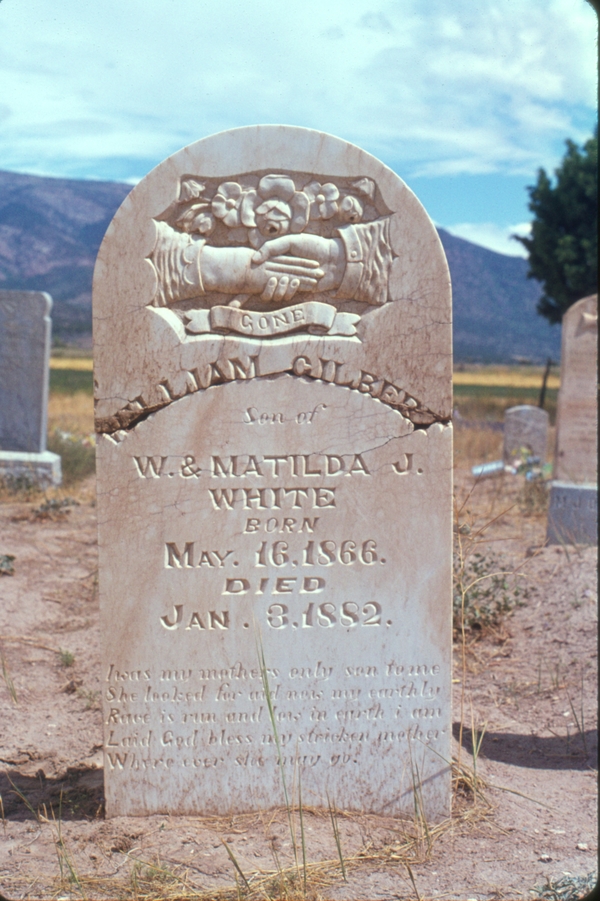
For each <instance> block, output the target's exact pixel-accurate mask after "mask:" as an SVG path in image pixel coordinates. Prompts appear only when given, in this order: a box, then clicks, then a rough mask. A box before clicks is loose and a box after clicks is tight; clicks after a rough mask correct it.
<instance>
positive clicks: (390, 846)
mask: <svg viewBox="0 0 600 901" xmlns="http://www.w3.org/2000/svg"><path fill="white" fill-rule="evenodd" d="M452 785H453V813H452V816H451V817H448V818H446V819H444V820H443V821H442V822H440V823H438V824H436V825H432V824H427V823H426V822H424V821H423V820H422V819H421V818H419V817H415V818H413V819H411V818H408V817H405V818H395V819H393V820H391V819H390V820H389V821H388V820H387V818H382V817H377V816H371V815H361V814H355V813H347V812H343V811H339V810H338V811H336V819H337V820H338V823H339V826H338V828H339V831H340V833H341V834H342V842H343V843H345V842H346V840H347V841H348V843H350V839H349V837H348V839H346V834H347V833H350V832H353V833H354V834H355V835H356V834H359V835H360V836H362V840H361V841H360V843H359V847H356V844H357V843H356V839H355V840H354V842H353V844H354V845H355V848H354V850H353V851H351V852H349V853H346V854H344V857H343V864H344V871H345V872H346V873H349V872H356V871H358V870H361V869H362V870H370V869H374V868H381V867H386V868H394V869H396V868H398V872H399V874H401V875H402V876H404V877H407V876H411V874H412V868H413V867H415V866H417V865H419V864H422V863H425V862H426V861H427V860H429V859H430V858H431V855H432V853H433V848H434V845H435V842H436V841H437V840H439V839H440V838H441V836H443V835H445V834H447V833H448V832H450V831H452V832H453V833H455V834H456V833H457V832H460V831H463V830H467V829H471V828H473V826H475V825H476V824H477V823H481V822H482V821H484V820H489V817H490V815H491V813H492V807H491V805H490V803H489V802H488V801H487V799H486V797H485V789H486V786H485V783H484V782H483V781H482V780H481V778H480V777H476V776H475V773H474V772H473V770H472V769H470V768H469V767H468V766H465V765H462V766H459V765H458V764H457V763H456V762H453V764H452ZM15 790H16V791H17V793H18V794H19V795H21V793H20V792H19V791H18V789H16V786H15ZM21 798H22V800H23V802H24V803H28V802H27V799H26V798H25V797H24V796H22V795H21ZM29 806H30V805H29ZM30 811H31V812H32V813H33V814H34V816H35V819H36V822H37V824H38V827H39V828H40V829H41V830H42V831H46V830H50V832H51V834H52V838H53V841H54V844H55V846H56V854H57V863H58V872H57V874H56V877H55V878H54V880H53V883H52V884H50V885H49V884H48V883H46V884H45V885H44V888H45V892H46V893H48V892H51V894H52V896H55V895H57V894H59V893H60V894H62V895H63V896H64V893H65V891H66V892H68V893H69V895H68V896H69V897H71V898H84V899H85V898H110V899H123V901H125V899H127V901H159V899H164V901H175V899H182V901H183V899H192V898H195V899H198V901H210V899H214V901H240V899H244V901H264V899H289V901H319V899H322V898H323V897H327V896H326V895H325V896H324V895H323V891H325V890H326V889H327V888H329V887H331V886H334V885H339V884H340V881H341V879H342V872H341V864H340V858H339V856H338V855H336V854H333V855H332V856H331V857H327V858H325V859H321V860H318V861H309V860H307V862H306V866H305V867H304V865H303V864H297V863H295V862H294V861H293V857H292V856H290V854H289V853H288V855H287V859H285V860H284V859H282V858H280V857H279V856H277V855H276V854H274V858H275V859H274V864H275V865H274V866H272V867H261V868H251V867H248V866H247V865H246V863H245V862H244V861H241V860H239V859H238V858H237V857H236V856H235V852H234V851H233V850H232V849H231V848H230V846H229V845H227V850H228V854H229V857H230V862H231V882H230V884H229V885H226V886H223V887H220V888H216V887H212V888H208V887H206V885H205V884H203V881H204V880H205V876H204V874H203V873H202V872H201V871H199V870H198V869H197V867H196V866H195V865H194V863H193V862H192V861H190V862H188V863H186V864H182V863H180V862H179V861H177V860H174V859H170V858H169V856H168V855H167V854H164V853H163V854H162V855H159V854H158V852H153V853H148V852H146V853H144V851H143V850H142V849H141V848H140V847H139V843H140V840H141V839H142V836H138V838H137V846H136V847H134V848H132V849H131V850H130V851H126V852H123V857H124V861H123V864H121V865H120V866H118V870H119V872H118V874H115V875H113V876H95V875H86V874H84V873H83V872H82V866H81V865H80V863H79V853H78V850H76V849H75V847H71V846H70V843H68V841H67V839H66V838H65V836H64V833H63V830H62V822H61V817H60V812H59V816H58V818H57V817H56V815H55V814H54V812H53V811H52V810H50V811H48V810H47V809H45V807H44V806H42V807H41V809H39V810H33V808H31V807H30ZM288 814H289V811H288V810H286V808H275V809H272V810H266V811H258V812H257V813H254V814H246V815H239V816H233V817H231V816H228V817H196V818H194V819H195V823H196V828H199V829H201V830H207V831H209V832H210V833H212V834H213V835H215V836H218V835H221V836H222V835H227V834H230V833H232V832H233V833H235V834H236V835H243V834H245V833H248V834H251V833H254V834H257V833H264V834H265V835H269V834H270V833H271V832H272V827H273V825H279V826H281V825H284V824H286V823H287V820H288ZM292 815H293V817H294V820H295V826H296V831H297V832H298V831H299V826H300V811H299V809H298V808H294V809H293V811H292ZM303 816H304V818H305V820H308V821H310V822H312V824H313V826H315V827H316V826H318V825H325V822H326V821H327V820H328V819H329V817H330V811H328V810H321V809H318V808H312V807H305V808H304V809H303ZM329 844H332V845H333V843H332V842H329ZM308 850H309V851H310V848H309V849H308ZM82 862H83V858H82ZM86 863H87V862H86ZM411 878H412V876H411ZM5 888H6V890H10V878H9V879H8V880H7V881H6V883H5ZM19 888H20V890H22V884H21V882H19ZM32 888H33V886H32ZM24 896H25V897H28V894H27V893H25V895H24ZM36 897H37V895H36Z"/></svg>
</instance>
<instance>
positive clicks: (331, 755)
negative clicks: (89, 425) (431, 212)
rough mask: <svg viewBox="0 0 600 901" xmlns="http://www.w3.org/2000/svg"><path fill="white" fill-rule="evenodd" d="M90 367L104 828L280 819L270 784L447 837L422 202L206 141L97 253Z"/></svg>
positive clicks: (439, 355)
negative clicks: (251, 814)
mask: <svg viewBox="0 0 600 901" xmlns="http://www.w3.org/2000/svg"><path fill="white" fill-rule="evenodd" d="M94 347H95V378H96V382H97V390H96V397H97V406H96V415H97V431H98V432H99V433H100V434H99V436H98V518H99V545H100V595H101V622H102V645H103V650H102V660H103V673H102V679H103V692H102V693H103V701H104V708H103V709H104V736H105V788H106V809H107V813H108V815H109V816H114V815H121V814H123V815H136V814H148V813H153V812H163V813H171V814H195V813H196V814H224V813H229V812H234V811H236V812H241V811H249V810H254V809H258V808H265V807H270V806H273V805H276V804H280V803H283V798H284V795H283V790H282V775H281V771H280V767H279V766H278V760H280V761H281V765H282V767H283V772H284V776H285V779H286V780H287V786H288V790H289V791H291V785H292V782H293V780H294V772H296V773H297V772H298V770H300V771H301V774H302V796H303V799H304V801H305V803H307V804H309V803H310V804H315V805H326V804H327V797H329V798H330V799H331V800H332V801H335V803H336V804H337V805H338V806H339V807H342V808H346V809H350V810H367V811H378V812H380V813H389V814H395V813H398V812H400V811H411V810H414V797H413V789H414V786H415V785H417V786H419V789H418V791H419V794H420V795H421V799H422V801H423V804H424V807H425V810H426V812H427V815H428V816H430V817H439V816H442V815H445V814H447V813H448V812H449V809H450V729H451V716H450V684H451V679H450V660H451V550H452V542H451V477H452V456H451V426H450V425H449V417H450V411H451V376H452V361H451V303H450V282H449V275H448V269H447V265H446V260H445V257H444V253H443V250H442V247H441V244H440V242H439V239H438V237H437V234H436V231H435V229H434V227H433V225H432V223H431V221H430V220H429V218H428V217H427V214H426V213H425V211H424V210H423V208H422V206H421V205H420V203H419V201H418V200H417V199H416V198H415V196H414V195H413V194H412V192H411V191H410V190H409V189H408V188H407V187H406V185H405V184H404V183H403V182H402V181H401V180H400V179H399V178H398V176H397V175H395V174H394V173H393V172H392V171H391V170H389V169H388V168H386V167H385V166H384V165H383V164H382V163H380V162H379V161H378V160H376V159H374V158H373V157H372V156H370V155H369V154H367V153H365V152H364V151H362V150H360V149H359V148H358V147H354V146H352V145H350V144H348V143H346V142H344V141H342V140H339V139H338V138H334V137H331V136H329V135H325V134H322V133H320V132H316V131H309V130H306V129H301V128H292V127H283V126H257V127H250V128H242V129H237V130H234V131H230V132H224V133H222V134H219V135H215V136H213V137H210V138H206V139H205V140H202V141H199V142H198V143H196V144H193V145H191V146H189V147H187V148H185V149H183V150H181V151H180V152H179V153H177V154H175V155H174V156H172V157H170V158H169V159H168V160H166V161H165V162H163V163H161V165H160V166H158V167H157V168H156V169H155V170H153V171H152V172H151V173H150V174H149V175H147V176H146V178H144V179H143V180H142V181H141V182H140V183H139V184H138V185H137V186H136V187H135V188H134V189H133V191H132V192H131V194H130V195H129V196H128V197H127V198H126V200H125V201H124V203H123V204H122V206H121V208H120V209H119V211H118V212H117V214H116V216H115V218H114V219H113V221H112V223H111V225H110V226H109V229H108V231H107V234H106V237H105V239H104V242H103V244H102V246H101V248H100V252H99V255H98V261H97V264H96V271H95V277H94ZM261 659H262V660H263V662H264V666H263V667H262V668H261V664H260V661H261ZM266 691H268V692H269V694H270V696H271V701H272V709H273V717H274V719H275V723H276V731H277V739H276V738H275V734H274V729H273V726H272V723H271V720H270V715H269V710H268V705H267V703H266V700H265V699H266V696H267V695H266ZM277 742H278V744H277ZM278 746H279V750H278Z"/></svg>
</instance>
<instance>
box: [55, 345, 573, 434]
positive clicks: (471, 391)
mask: <svg viewBox="0 0 600 901" xmlns="http://www.w3.org/2000/svg"><path fill="white" fill-rule="evenodd" d="M92 368H93V367H92V360H91V358H90V357H89V356H88V357H83V356H81V357H64V358H63V357H53V358H52V360H51V362H50V393H51V399H50V416H51V419H52V417H53V415H54V412H55V411H56V412H57V415H61V416H62V415H65V414H66V411H67V408H68V406H69V403H70V402H69V400H68V399H67V398H68V396H69V395H73V394H79V393H81V394H84V395H85V394H87V395H90V397H91V395H92V393H93V375H92ZM543 371H544V370H543V367H539V366H469V367H467V366H461V367H460V368H458V369H457V370H456V371H455V373H454V378H453V381H454V406H455V409H457V410H458V414H459V417H462V418H463V419H467V420H479V419H481V420H493V421H501V420H502V419H503V416H504V410H506V409H508V407H514V406H517V405H518V404H533V405H537V403H538V401H539V396H540V389H541V385H542V377H543ZM559 386H560V380H559V378H558V375H557V374H556V370H554V372H553V373H551V374H550V377H549V379H548V383H547V390H546V403H545V408H546V410H548V413H549V414H550V421H551V423H552V424H554V419H555V416H556V400H557V396H558V388H559ZM60 398H62V399H60ZM90 403H91V401H90ZM77 405H78V408H81V410H82V411H83V406H84V401H83V398H79V399H78V400H77ZM58 411H60V412H58ZM59 427H60V428H63V426H59ZM50 428H51V429H52V423H51V424H50ZM89 431H91V427H90V426H89V420H88V419H87V418H86V419H85V424H83V425H82V431H81V433H82V434H87V433H88V432H89Z"/></svg>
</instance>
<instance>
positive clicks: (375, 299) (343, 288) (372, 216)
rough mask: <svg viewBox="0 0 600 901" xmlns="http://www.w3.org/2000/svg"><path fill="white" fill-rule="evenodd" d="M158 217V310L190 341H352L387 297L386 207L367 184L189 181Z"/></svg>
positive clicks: (273, 178)
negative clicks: (287, 337) (310, 337)
mask: <svg viewBox="0 0 600 901" xmlns="http://www.w3.org/2000/svg"><path fill="white" fill-rule="evenodd" d="M154 221H155V225H156V243H155V245H154V248H153V250H152V253H151V254H150V256H149V261H150V263H151V264H152V266H153V268H154V270H155V273H156V290H155V294H154V297H153V300H152V306H154V307H163V308H168V309H169V310H171V311H172V312H173V314H174V315H176V316H177V317H178V318H179V319H180V320H181V321H182V322H183V324H184V327H185V331H186V333H187V334H190V335H201V334H205V333H211V332H212V333H215V332H216V333H219V334H226V333H231V332H233V333H238V334H245V335H248V336H251V337H260V338H274V337H277V336H278V335H284V334H287V333H289V332H296V331H305V332H309V333H312V334H330V335H342V336H347V337H352V336H354V335H356V323H357V322H358V321H359V319H360V318H361V316H362V315H363V314H364V313H365V312H367V311H368V310H369V309H372V308H374V307H378V306H382V305H383V304H385V303H387V301H388V299H389V298H388V282H389V275H390V269H391V264H392V260H393V253H392V249H391V244H390V236H389V210H388V209H387V208H386V207H385V205H384V204H383V202H382V200H381V198H380V197H379V196H378V192H377V187H376V185H375V182H374V181H373V180H372V179H370V178H359V179H348V178H338V179H335V180H334V179H333V178H332V179H326V178H320V179H319V178H317V177H315V176H314V175H313V176H311V175H308V174H305V175H303V174H298V173H294V174H293V175H292V174H289V173H270V172H267V173H265V174H252V175H245V176H240V177H235V178H233V177H232V178H231V180H226V181H217V180H216V179H204V178H201V177H200V176H185V177H183V178H182V179H181V181H180V187H179V197H178V199H177V200H176V201H175V202H174V203H172V204H171V205H170V206H169V207H168V209H167V210H165V211H164V213H163V214H162V215H161V216H159V217H157V218H156V219H155V220H154Z"/></svg>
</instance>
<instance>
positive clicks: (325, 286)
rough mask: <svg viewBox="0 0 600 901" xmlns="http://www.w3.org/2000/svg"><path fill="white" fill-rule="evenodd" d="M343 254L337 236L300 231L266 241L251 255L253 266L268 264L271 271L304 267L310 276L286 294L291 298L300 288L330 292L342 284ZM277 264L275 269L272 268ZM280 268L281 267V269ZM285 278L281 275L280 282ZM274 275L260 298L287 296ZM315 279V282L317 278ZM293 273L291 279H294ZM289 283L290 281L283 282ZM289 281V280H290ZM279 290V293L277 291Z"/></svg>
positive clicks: (344, 258)
mask: <svg viewBox="0 0 600 901" xmlns="http://www.w3.org/2000/svg"><path fill="white" fill-rule="evenodd" d="M345 263H346V257H345V252H344V245H343V242H342V241H341V240H340V239H339V238H322V237H321V236H320V235H311V234H300V235H285V236H284V237H281V238H274V239H273V240H271V241H266V242H265V243H264V244H263V245H262V247H261V248H260V250H256V251H254V253H253V254H252V266H253V268H261V267H263V266H267V267H271V268H273V270H274V271H278V272H284V271H286V270H290V271H291V270H292V269H296V268H298V269H302V268H304V267H305V268H306V269H308V270H309V271H310V273H311V275H312V276H313V277H312V278H310V279H307V281H311V282H312V284H310V285H309V286H307V287H303V288H301V287H300V286H298V287H297V288H295V289H294V291H293V293H292V294H291V295H289V296H291V297H293V296H294V294H295V293H296V291H297V290H301V291H331V290H333V289H335V288H338V287H339V286H340V284H341V281H342V278H343V275H344V267H345ZM275 267H277V270H275ZM280 267H281V268H280ZM317 273H318V275H317ZM286 277H287V272H286V275H283V276H281V277H280V281H279V285H280V284H281V282H282V281H283V280H284V279H285V278H286ZM275 278H276V277H275V275H273V276H272V277H271V279H270V281H269V285H271V284H272V288H271V287H269V292H271V294H270V296H268V297H266V296H265V295H264V294H263V295H262V298H263V300H280V299H286V300H287V299H288V295H287V294H286V295H283V294H281V288H280V287H279V285H278V284H277V283H276V281H275ZM317 279H318V281H317ZM296 280H297V278H296V277H295V275H293V276H292V281H296ZM288 283H289V280H288V282H287V283H286V284H288ZM290 284H291V283H290ZM278 292H279V293H278Z"/></svg>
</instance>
